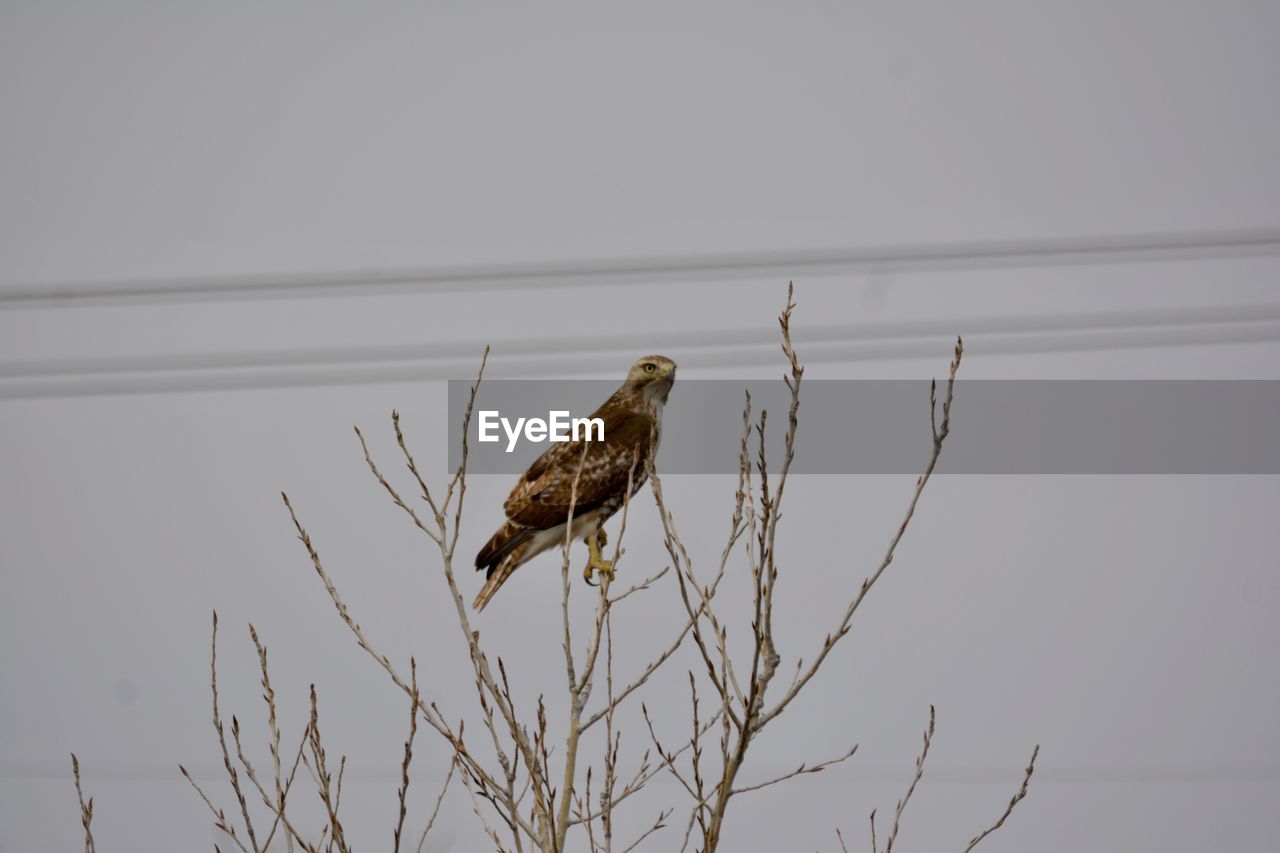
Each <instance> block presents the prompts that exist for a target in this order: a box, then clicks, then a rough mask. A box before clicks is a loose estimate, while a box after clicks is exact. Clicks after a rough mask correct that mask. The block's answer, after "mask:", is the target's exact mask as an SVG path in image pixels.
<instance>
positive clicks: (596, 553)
mask: <svg viewBox="0 0 1280 853" xmlns="http://www.w3.org/2000/svg"><path fill="white" fill-rule="evenodd" d="M583 541H585V542H586V543H587V551H588V554H589V556H588V558H587V567H586V568H585V569H583V570H582V579H583V580H585V581H586V582H587V584H588V585H589V586H596V584H594V583H592V582H591V581H592V575H593V573H599V574H600V576H601V577H603V578H605V579H606V580H610V581H612V580H613V561H612V560H606V559H604V557H603V556H601V554H600V549H601V548H603V547H604V545H605V543H606V542H607V541H608V538H607V537H606V536H605V533H604V530H603V529H601V530H598V531H596V534H595V535H594V536H588V537H586V539H585V540H583Z"/></svg>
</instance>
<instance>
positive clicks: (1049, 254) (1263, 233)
mask: <svg viewBox="0 0 1280 853" xmlns="http://www.w3.org/2000/svg"><path fill="white" fill-rule="evenodd" d="M1274 255H1280V229H1238V230H1219V231H1184V232H1168V233H1151V234H1128V235H1114V236H1092V237H1078V238H1077V237H1067V238H1051V239H1039V240H1003V241H988V242H966V243H934V244H908V245H896V246H881V247H862V248H856V247H855V248H818V249H783V250H770V251H761V252H723V253H710V254H690V255H654V256H644V257H619V258H602V259H579V260H555V261H536V262H527V263H507V264H473V265H455V266H430V267H417V268H405V269H393V270H349V271H343V272H332V273H330V272H309V273H294V274H282V275H256V276H253V275H245V276H207V277H178V278H164V279H132V280H115V281H100V282H88V281H80V282H46V283H27V284H22V283H17V284H7V285H3V286H0V310H3V309H17V308H37V307H58V306H68V305H85V304H91V305H107V304H149V303H163V302H175V301H179V302H201V301H222V300H243V299H282V298H298V297H315V296H350V295H361V296H372V295H384V294H396V293H423V292H426V293H430V292H448V291H456V290H462V289H474V288H481V289H490V290H500V289H507V290H514V289H543V288H552V287H587V286H590V287H604V286H617V285H625V284H635V283H642V282H661V281H688V282H693V281H724V280H729V279H733V278H743V277H748V278H755V277H764V276H778V277H782V278H789V277H792V276H795V275H802V274H804V275H815V274H837V273H856V272H874V271H883V272H893V271H914V270H957V269H992V268H1000V267H1051V266H1067V265H1078V264H1098V263H1135V262H1152V261H1168V260H1187V259H1207V258H1224V257H1258V256H1274Z"/></svg>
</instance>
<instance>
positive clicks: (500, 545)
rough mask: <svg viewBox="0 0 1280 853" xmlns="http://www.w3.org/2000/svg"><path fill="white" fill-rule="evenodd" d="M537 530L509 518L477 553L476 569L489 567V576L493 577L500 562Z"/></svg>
mask: <svg viewBox="0 0 1280 853" xmlns="http://www.w3.org/2000/svg"><path fill="white" fill-rule="evenodd" d="M536 532H537V531H536V530H534V529H533V528H531V527H525V526H524V525H522V524H516V523H515V522H514V521H510V520H508V521H507V522H505V523H504V524H503V525H502V526H501V527H499V528H498V530H497V532H496V533H494V534H493V535H492V536H490V537H489V541H488V542H486V543H485V545H484V547H483V548H481V549H480V553H479V554H476V571H479V570H480V569H488V570H489V574H488V575H487V577H493V573H494V571H495V570H496V569H497V567H498V564H499V563H501V562H502V561H503V559H504V558H506V556H507V555H508V554H510V553H511V552H512V551H514V550H515V549H516V548H519V547H520V546H521V545H523V544H524V543H525V542H528V541H529V540H530V539H531V538H533V534H534V533H536Z"/></svg>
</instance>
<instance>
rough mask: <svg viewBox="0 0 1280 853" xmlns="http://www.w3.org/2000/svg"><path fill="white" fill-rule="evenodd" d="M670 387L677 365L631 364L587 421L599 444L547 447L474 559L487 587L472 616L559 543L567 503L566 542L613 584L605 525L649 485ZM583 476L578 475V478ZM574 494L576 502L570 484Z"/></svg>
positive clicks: (655, 360) (657, 360)
mask: <svg viewBox="0 0 1280 853" xmlns="http://www.w3.org/2000/svg"><path fill="white" fill-rule="evenodd" d="M675 379H676V363H675V362H674V361H672V360H671V359H669V358H667V357H665V356H661V355H646V356H645V357H644V358H642V359H640V360H639V361H637V362H636V363H635V364H634V365H633V366H632V367H631V370H630V372H628V373H627V380H626V381H625V382H623V383H622V387H621V388H619V389H618V390H617V391H615V392H614V393H613V396H611V397H610V398H609V399H608V400H605V402H604V404H603V405H602V406H600V408H598V409H596V411H595V412H594V413H593V414H592V415H591V417H593V418H600V419H601V420H602V421H604V438H603V440H599V439H597V440H595V441H588V442H587V448H586V456H585V457H584V456H583V447H582V440H575V441H568V442H560V443H556V444H553V445H552V446H551V448H550V449H549V450H547V452H545V453H543V454H542V455H541V456H539V457H538V458H537V460H536V461H534V463H533V464H532V465H531V466H529V470H528V471H525V472H524V475H523V476H521V477H520V480H519V481H518V482H517V483H516V485H515V488H514V489H512V490H511V494H510V495H509V496H508V497H507V500H506V503H504V504H503V505H502V508H503V510H504V511H505V512H506V515H507V520H506V522H505V523H504V524H503V525H502V526H501V527H499V528H498V532H497V533H494V534H493V536H491V537H490V538H489V541H488V543H486V544H485V546H484V547H483V548H481V549H480V553H479V554H477V555H476V570H477V571H479V570H481V569H483V570H484V571H485V578H486V580H485V584H484V586H483V587H482V588H481V590H480V594H479V595H477V596H476V600H475V603H474V604H473V605H472V606H473V607H474V608H475V609H476V610H483V609H484V606H485V605H486V604H488V603H489V600H490V599H491V598H493V594H494V593H495V592H497V591H498V587H500V586H502V584H503V583H505V582H506V580H507V578H509V577H511V573H512V572H514V571H515V570H516V569H518V568H519V567H520V566H522V565H524V564H525V563H527V562H529V561H530V560H532V559H533V558H534V557H536V556H538V555H539V554H541V553H542V552H543V551H546V550H547V549H549V548H553V547H555V546H556V545H559V544H562V543H563V542H564V541H565V526H566V525H567V523H568V519H569V504H570V501H571V500H572V501H573V530H572V531H571V533H570V538H571V539H582V540H583V541H584V542H586V544H587V550H588V554H589V556H588V560H587V567H586V569H585V570H584V571H583V573H582V574H583V577H584V578H585V579H586V581H587V582H588V583H590V582H591V578H592V573H593V572H599V573H600V574H601V575H603V576H606V577H612V576H613V563H612V562H610V561H608V560H605V559H604V558H603V557H601V555H600V549H601V548H603V547H604V545H605V542H606V537H605V533H604V529H603V528H604V523H605V522H606V521H608V520H609V518H610V517H611V516H612V515H613V514H614V513H615V512H617V511H618V510H619V509H621V508H622V505H623V503H624V502H625V501H626V500H627V498H628V497H629V495H628V494H627V483H628V481H630V482H631V484H632V489H631V494H633V495H634V494H635V493H636V491H638V490H639V489H640V487H641V486H643V485H644V483H645V480H646V479H648V472H647V468H646V465H647V463H648V461H649V455H650V454H651V453H652V452H653V451H654V450H656V448H657V446H658V434H659V430H660V427H661V423H662V407H663V405H664V404H665V403H666V402H667V395H668V394H669V393H670V392H671V385H672V383H674V382H675ZM579 469H581V473H579ZM575 478H576V479H577V494H576V499H575V498H574V479H575Z"/></svg>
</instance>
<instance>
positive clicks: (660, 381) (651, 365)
mask: <svg viewBox="0 0 1280 853" xmlns="http://www.w3.org/2000/svg"><path fill="white" fill-rule="evenodd" d="M675 381H676V363H675V362H674V361H672V360H671V359H669V358H667V357H666V356H665V355H646V356H645V357H644V358H642V359H640V360H639V361H637V362H636V363H635V364H633V365H632V366H631V371H630V372H629V373H627V387H628V388H631V389H632V390H634V391H636V392H638V393H639V394H640V395H641V396H643V397H644V398H645V399H646V400H648V401H649V402H650V403H655V404H662V403H665V402H667V394H669V393H670V392H671V384H672V383H673V382H675Z"/></svg>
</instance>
